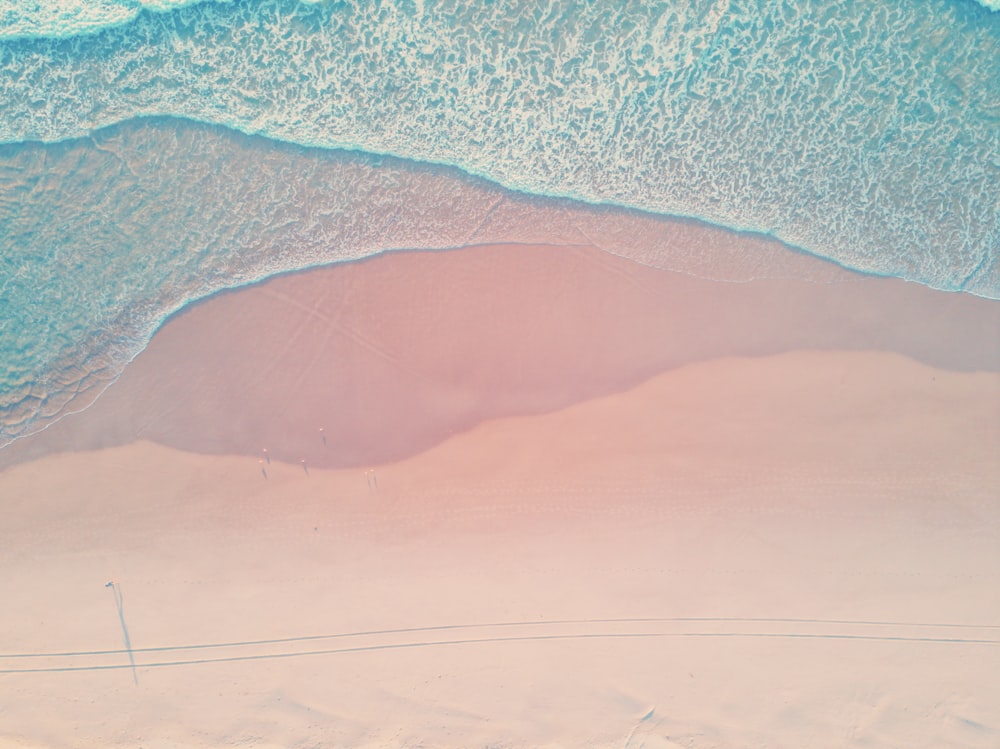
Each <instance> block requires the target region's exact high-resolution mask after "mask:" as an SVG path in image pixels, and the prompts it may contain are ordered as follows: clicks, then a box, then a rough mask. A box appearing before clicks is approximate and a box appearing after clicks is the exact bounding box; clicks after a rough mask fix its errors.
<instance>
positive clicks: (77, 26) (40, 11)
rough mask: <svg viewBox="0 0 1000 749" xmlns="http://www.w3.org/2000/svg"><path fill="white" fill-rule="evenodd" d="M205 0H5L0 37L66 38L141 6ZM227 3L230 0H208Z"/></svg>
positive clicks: (159, 8)
mask: <svg viewBox="0 0 1000 749" xmlns="http://www.w3.org/2000/svg"><path fill="white" fill-rule="evenodd" d="M205 1H206V0H6V2H4V3H3V5H2V6H0V39H23V38H33V37H49V38H54V39H65V38H67V37H71V36H79V35H82V34H92V33H95V32H97V31H100V30H101V29H105V28H108V27H109V26H121V25H122V24H126V23H128V22H129V21H131V20H132V19H133V18H135V17H136V16H137V15H139V13H141V12H142V11H143V10H149V11H153V12H156V13H165V12H169V11H172V10H176V9H178V8H181V7H184V6H185V5H194V4H196V3H199V2H205ZM208 1H209V2H221V3H229V2H232V0H208Z"/></svg>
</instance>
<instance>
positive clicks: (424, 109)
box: [0, 0, 1000, 445]
mask: <svg viewBox="0 0 1000 749" xmlns="http://www.w3.org/2000/svg"><path fill="white" fill-rule="evenodd" d="M998 82H1000V14H997V13H994V12H991V11H990V10H989V9H988V8H987V7H985V5H981V4H977V3H974V2H971V1H969V0H931V1H930V2H924V3H911V2H902V1H900V2H886V1H884V0H883V1H882V2H874V1H865V0H855V1H853V2H846V1H845V2H841V3H836V4H831V3H829V2H818V1H817V2H810V1H807V0H795V1H794V2H792V1H789V0H786V1H783V2H741V1H738V0H732V1H731V2H702V1H697V0H688V1H686V2H651V1H650V2H619V1H615V2H611V1H610V0H605V1H604V2H599V1H595V2H588V3H576V2H549V3H524V2H479V3H443V4H434V3H430V2H416V1H410V2H365V3H350V2H310V3H306V2H293V1H292V0H283V1H278V2H231V3H200V4H199V3H191V2H187V1H186V0H157V1H156V2H149V1H147V2H142V3H140V2H137V1H136V2H124V1H121V0H103V1H102V2H99V3H83V2H80V3H79V4H77V5H73V4H67V3H57V2H55V0H52V1H51V2H49V3H37V2H21V3H9V4H6V5H5V6H4V7H3V9H2V10H0V143H2V144H5V145H2V146H0V240H2V251H3V255H2V259H0V356H2V359H0V361H2V362H3V364H2V366H0V445H2V444H3V443H4V442H7V441H9V440H10V439H14V438H16V437H18V436H21V435H23V434H25V433H28V432H30V431H32V430H33V429H37V428H39V427H40V426H43V425H44V424H45V423H48V421H50V420H51V419H52V418H55V417H57V416H58V415H59V414H61V413H62V412H63V411H64V410H65V409H66V408H67V406H68V404H70V403H71V401H73V398H74V397H75V396H76V395H77V394H78V393H81V392H86V391H88V390H89V391H97V390H99V389H100V388H101V387H102V386H103V385H104V384H106V383H107V382H108V381H110V380H111V379H113V378H114V376H116V374H117V373H118V372H119V371H120V370H121V367H122V366H123V365H124V363H125V362H127V361H128V360H129V359H130V358H131V357H132V356H134V355H135V353H137V352H138V351H139V350H140V349H141V348H142V346H143V345H144V343H145V341H146V340H147V339H148V337H149V335H151V333H152V331H153V330H154V329H155V327H156V326H157V325H158V324H159V322H160V321H161V320H162V319H163V317H164V316H165V315H167V314H169V313H170V312H171V311H173V310H175V309H177V308H178V307H179V306H182V305H183V304H184V303H186V302H187V301H189V300H191V299H195V298H198V297H200V296H203V295H205V294H207V293H211V292H213V291H216V290H218V289H220V288H225V287H227V286H233V285H239V284H244V283H249V282H251V281H253V280H255V279H258V278H261V277H263V276H266V275H268V274H271V273H274V272H278V271H282V270H289V269H293V268H300V267H306V266H309V265H315V264H321V263H327V262H333V261H338V260H346V259H351V258H357V257H362V256H364V255H367V254H371V253H374V252H379V251H382V250H386V249H394V248H407V247H448V246H455V245H459V244H462V243H465V242H467V241H485V239H487V238H488V239H494V240H502V239H508V240H515V241H529V240H538V239H539V238H542V239H544V232H545V228H544V227H545V225H546V223H549V224H551V222H552V220H553V217H560V216H561V217H565V216H568V215H572V216H575V217H577V218H574V219H573V221H571V222H570V223H571V224H573V222H575V221H577V219H579V221H592V220H596V219H595V218H594V217H595V216H597V217H599V219H600V222H604V223H603V224H602V225H604V226H605V228H606V227H607V224H608V222H611V223H613V224H614V225H615V226H616V227H618V229H616V231H617V232H618V234H616V232H612V231H607V232H606V234H607V236H608V237H613V236H618V235H619V234H621V232H624V234H621V236H624V237H626V238H628V237H633V239H634V234H635V232H638V233H639V234H643V232H645V229H643V228H642V227H645V226H647V225H648V223H649V222H650V221H653V220H654V219H655V217H656V216H668V215H673V216H687V217H696V218H699V219H702V220H704V221H707V222H711V223H713V224H716V225H719V226H726V227H731V228H736V229H741V230H749V231H752V232H759V233H761V234H765V235H769V236H773V237H776V238H779V239H781V240H783V241H784V242H786V243H788V244H789V245H790V246H792V247H795V248H797V249H798V250H799V251H801V252H806V253H811V254H814V255H816V256H819V257H824V258H829V259H831V260H833V261H835V262H836V263H838V264H840V265H842V266H845V267H848V268H853V269H856V270H858V271H861V272H865V273H872V274H879V275H890V276H898V277H901V278H907V279H910V280H914V281H918V282H920V283H924V284H927V285H929V286H933V287H935V288H940V289H947V290H954V291H965V292H971V293H976V294H979V295H982V296H988V297H993V298H1000V261H998V256H1000V252H998V249H1000V219H998V213H1000V208H998V199H997V189H996V186H997V185H998V184H1000V83H998ZM150 118H152V119H150ZM237 131H238V132H237ZM240 132H241V133H249V134H257V135H258V136H259V137H256V138H248V137H246V136H244V135H240V134H239V133H240ZM345 149H347V150H345ZM390 156H394V157H398V158H389V157H390ZM434 165H439V166H434ZM510 190H515V191H518V192H517V193H511V192H510ZM530 196H535V197H534V198H531V197H530ZM554 198H563V199H568V200H571V201H581V203H573V202H559V201H557V200H553V199H554ZM586 204H590V205H600V206H609V207H608V208H600V209H597V208H587V207H586ZM498 206H499V207H500V208H498ZM613 206H618V207H620V208H621V209H623V210H619V211H617V212H616V209H614V208H612V207H613ZM595 211H596V213H595ZM602 211H603V213H602ZM541 217H548V218H546V219H545V221H542V220H541ZM501 218H502V219H503V220H501ZM573 225H574V226H576V224H573ZM484 227H485V228H484ZM622 227H625V228H622ZM628 227H631V228H628ZM636 227H639V228H638V229H637V228H636ZM577 228H579V227H577ZM651 231H652V230H651ZM629 232H632V234H629ZM653 234H655V231H653ZM589 236H590V235H589V234H587V233H586V232H583V233H582V234H581V237H583V238H584V239H586V238H588V237H589ZM643 236H646V235H645V234H643ZM650 236H652V235H650ZM661 240H662V241H661ZM608 241H610V242H611V244H614V241H613V240H608ZM630 242H631V240H629V241H626V240H623V239H619V240H618V244H617V245H615V246H613V247H612V246H609V247H608V248H609V249H611V250H612V251H616V252H619V253H620V254H627V255H628V254H630V253H631V256H635V257H636V259H638V260H640V261H642V262H648V263H651V264H656V265H661V266H664V267H677V268H680V269H687V270H692V271H694V270H696V269H697V270H698V271H699V272H710V273H715V274H722V275H726V274H729V275H731V276H732V277H733V278H737V279H738V278H743V277H751V276H759V275H761V274H765V275H775V274H781V273H782V272H791V271H787V269H783V268H781V267H779V265H780V263H781V262H782V261H781V259H780V257H779V256H771V255H768V254H767V253H768V250H767V243H761V242H748V243H746V245H745V248H746V250H745V251H746V253H748V254H751V255H752V257H746V258H742V259H739V258H738V259H736V261H734V262H735V266H733V268H731V269H730V270H727V271H723V270H720V268H719V267H718V266H717V265H715V266H712V269H711V270H710V271H706V270H705V267H704V266H699V261H698V258H693V257H689V256H686V255H685V252H689V249H687V250H685V249H681V248H679V245H678V244H677V243H671V242H669V241H666V240H663V237H661V238H660V240H656V241H653V240H650V241H649V242H644V241H640V242H638V243H636V242H631V243H630ZM789 256H790V257H793V256H794V253H789ZM729 260H733V259H732V258H730V259H729ZM727 262H728V261H727ZM729 265H732V263H729ZM729 265H727V267H729ZM80 402H83V401H77V403H80Z"/></svg>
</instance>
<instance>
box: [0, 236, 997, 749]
mask: <svg viewBox="0 0 1000 749" xmlns="http://www.w3.org/2000/svg"><path fill="white" fill-rule="evenodd" d="M799 261H800V262H804V261H802V260H801V259H800V260H799ZM810 262H811V261H810ZM815 262H816V263H822V261H819V260H816V261H815ZM814 277H817V278H820V277H821V278H825V279H828V281H825V282H822V283H817V282H814V281H805V280H796V279H794V278H786V279H769V280H768V279H765V280H759V281H750V282H747V283H727V282H719V281H710V280H705V279H700V278H695V277H693V276H688V275H683V274H678V273H671V272H669V271H666V270H662V269H656V268H650V267H647V266H643V265H639V264H637V263H634V262H632V261H629V260H625V259H622V258H619V257H615V256H613V255H610V254H608V253H605V252H602V251H600V250H597V249H595V248H593V247H587V246H583V245H581V246H561V247H556V246H542V245H488V246H471V247H464V248H460V249H456V250H454V251H447V252H443V251H442V252H397V253H386V254H383V255H381V256H378V257H374V258H369V259H367V260H364V261H359V262H353V263H343V264H339V265H335V266H329V267H322V268H316V269H313V270H308V271H303V272H300V273H293V274H288V275H283V276H279V277H277V278H273V279H271V280H268V281H265V282H263V283H261V284H258V285H254V286H249V287H246V288H243V289H238V290H234V291H230V292H225V293H222V294H218V295H215V296H213V297H210V298H208V299H207V300H203V301H201V302H198V303H196V304H194V305H191V306H189V307H187V308H185V309H184V310H182V311H181V312H180V313H178V314H177V315H175V316H174V317H172V318H171V319H169V320H168V321H167V322H166V323H165V324H164V325H163V326H162V328H161V329H160V330H159V331H158V332H157V333H156V334H155V335H154V337H153V339H152V341H151V342H150V344H149V346H148V347H147V349H146V350H145V351H143V352H142V353H141V354H140V355H139V356H138V357H137V358H136V359H135V360H134V361H133V362H132V363H131V364H130V365H129V366H128V367H127V368H126V369H125V371H124V373H123V374H122V376H121V377H120V378H119V380H118V381H117V382H116V383H115V384H113V385H112V386H111V387H109V388H108V390H107V391H106V392H105V393H104V394H103V395H102V396H101V397H100V398H98V399H97V401H96V402H95V403H94V404H93V405H92V406H90V407H89V408H87V409H86V410H84V411H82V412H80V413H78V414H73V415H70V416H67V417H65V418H63V419H62V420H61V421H59V422H57V423H55V424H53V425H52V426H50V427H49V428H48V429H46V430H45V431H43V432H41V433H39V434H36V435H33V436H31V437H27V438H23V439H20V440H18V441H17V442H15V443H13V444H12V445H10V446H8V447H6V448H4V449H3V450H0V496H2V497H3V502H2V503H0V566H2V568H3V569H4V571H5V574H4V575H3V576H2V577H0V600H3V601H4V606H3V608H2V609H0V643H2V650H3V652H2V653H0V746H4V747H6V746H12V747H46V748H48V747H69V746H73V747H119V746H120V747H126V746H129V747H134V746H142V747H144V748H145V749H150V747H220V746H233V745H240V746H257V747H278V746H281V747H287V746H324V747H326V746H334V747H417V746H421V747H454V746H482V747H486V746H503V747H557V746H558V747H583V746H592V747H612V746H614V747H630V748H632V749H635V748H637V747H647V749H652V748H654V747H657V748H660V749H663V748H666V747H736V746H739V747H749V746H760V747H765V746H766V747H802V746H833V745H836V746H858V747H861V746H864V747H892V746H907V747H951V746H954V747H959V746H961V747H992V746H996V745H997V743H998V742H1000V713H998V712H997V709H996V707H995V706H996V705H998V704H1000V683H998V681H997V679H996V672H997V668H998V666H1000V500H998V491H997V489H998V487H1000V458H998V456H1000V337H998V336H997V335H996V333H997V331H998V330H1000V305H998V304H997V303H996V302H995V301H992V300H987V299H981V298H978V297H974V296H971V295H965V294H952V293H945V292H938V291H933V290H931V289H928V288H926V287H924V286H921V285H918V284H912V283H907V282H904V281H901V280H898V279H890V278H875V277H866V276H861V275H858V274H852V273H850V272H848V271H843V270H841V269H835V270H823V271H822V272H817V273H816V274H814ZM119 604H120V607H119ZM126 640H127V646H126V644H125V643H126Z"/></svg>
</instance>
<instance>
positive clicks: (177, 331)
mask: <svg viewBox="0 0 1000 749" xmlns="http://www.w3.org/2000/svg"><path fill="white" fill-rule="evenodd" d="M231 320H240V321H241V323H240V324H238V325H235V326H234V325H233V324H232V322H230V321H231ZM997 330H1000V304H996V303H993V302H990V301H988V300H983V299H980V298H978V297H974V296H971V295H955V294H950V293H947V292H934V291H932V290H930V289H927V288H926V287H922V286H920V285H916V284H910V283H906V282H902V281H898V280H895V279H873V278H869V279H857V280H854V281H851V282H849V283H836V284H829V285H817V284H814V283H811V282H809V281H799V280H794V279H768V280H761V281H752V282H747V283H743V284H729V283H724V282H716V281H706V280H703V279H698V278H695V277H692V276H689V275H686V274H681V273H675V272H671V271H665V270H660V269H656V268H650V267H648V266H644V265H641V264H639V263H636V262H634V261H631V260H627V259H623V258H620V257H617V256H615V255H611V254H609V253H606V252H604V251H601V250H597V249H593V248H588V247H582V246H572V245H564V246H546V245H477V246H470V247H465V248H462V249H458V250H449V251H440V250H437V251H410V252H404V253H384V254H382V255H379V256H374V257H371V258H365V259H364V260H361V261H355V262H348V263H338V264H335V265H331V266H325V267H319V268H313V269H310V270H306V271H299V272H293V273H288V274H282V275H279V276H276V277H274V278H270V279H268V280H266V281H263V282H259V283H255V284H253V285H250V286H246V287H241V288H238V289H233V290H226V291H223V292H219V293H217V294H215V295H212V296H209V297H207V298H204V299H201V300H197V301H196V302H194V303H192V304H190V305H188V306H187V307H185V308H183V309H182V310H180V311H179V312H177V313H175V314H174V315H172V316H170V317H169V318H168V320H167V321H166V322H165V323H164V324H163V325H162V326H161V328H160V329H159V330H158V331H157V333H156V334H155V335H154V336H153V338H152V339H151V341H150V343H149V345H148V346H147V348H146V349H145V350H144V351H143V352H142V353H140V354H139V355H138V356H137V357H136V358H135V359H134V360H133V361H132V362H131V363H130V364H129V365H128V366H127V367H126V369H125V371H124V372H123V373H122V374H121V375H120V376H119V378H118V379H117V380H116V381H115V382H114V383H113V384H112V385H110V386H109V387H108V388H107V389H106V390H105V391H104V392H103V393H102V394H101V396H99V397H98V398H97V399H96V401H94V402H93V403H91V405H89V406H88V407H87V408H86V409H84V410H82V411H80V412H78V413H75V414H71V415H67V416H64V417H63V418H62V419H60V420H59V421H58V422H56V423H54V424H52V425H50V426H49V427H47V428H46V429H45V430H44V431H43V432H40V433H36V434H35V435H32V436H28V437H22V438H20V439H18V440H17V441H15V442H14V443H12V444H10V445H8V446H6V447H4V448H2V449H0V470H2V468H3V467H4V466H9V465H12V464H15V463H18V462H22V461H23V460H25V459H30V458H31V457H37V456H40V455H43V454H45V453H47V452H51V451H53V450H56V451H58V450H63V449H93V448H96V447H100V446H102V445H110V444H121V443H123V442H128V441H131V440H133V439H152V440H154V441H160V442H162V443H163V444H167V445H171V446H174V447H180V448H182V449H188V448H191V449H195V450H207V451H209V452H214V453H223V454H225V453H242V454H258V453H259V452H260V450H261V449H262V448H263V447H268V446H269V445H271V444H276V443H278V442H282V441H284V440H285V436H287V435H288V434H290V433H291V432H293V431H298V432H299V436H298V437H296V438H295V439H294V440H292V444H290V445H289V446H288V448H287V449H284V450H280V449H279V450H280V451H279V452H276V453H272V455H274V456H276V457H280V458H282V459H285V460H289V461H297V460H299V459H300V458H306V459H307V460H308V461H309V462H310V464H314V465H348V464H352V465H360V464H364V463H372V462H384V461H387V460H396V459H399V458H401V457H404V456H405V455H407V454H411V453H412V451H413V450H421V449H426V448H427V447H429V446H431V445H433V444H435V443H436V442H437V441H440V440H441V439H443V438H444V437H446V436H447V435H449V434H453V433H455V432H456V431H461V430H464V429H468V428H469V427H471V426H473V425H474V424H476V423H479V422H481V421H482V420H484V419H489V418H495V417H502V416H507V415H515V414H528V413H541V412H544V411H551V410H554V409H558V408H562V407H565V406H567V405H570V404H572V403H575V402H580V401H582V400H586V399H588V398H591V397H595V396H598V395H602V394H609V393H613V392H617V391H621V390H624V389H628V388H631V387H634V386H635V385H637V384H638V383H640V382H642V381H643V380H645V379H648V378H649V377H653V376H655V375H657V374H659V373H661V372H664V371H667V370H669V369H672V368H675V367H678V366H682V365H684V364H687V363H691V362H695V361H700V360H705V359H711V358H714V357H718V356H727V355H737V356H756V355H770V354H774V353H780V352H781V351H789V350H795V349H799V348H803V347H804V348H814V349H824V348H826V349H842V350H889V351H896V352H897V353H902V354H904V355H906V356H910V357H912V358H915V359H917V360H920V361H923V362H926V363H930V364H933V365H935V366H939V367H943V368H951V369H956V370H977V369H978V370H986V371H1000V342H998V341H997V339H996V337H995V332H996V331H997ZM486 339H488V340H486ZM289 340H292V341H294V343H292V344H288V345H286V344H285V343H282V341H289ZM258 344H260V345H258ZM268 346H270V348H262V347H268ZM163 372H170V373H171V375H170V376H164V375H163V374H162V373H163ZM264 372H269V373H270V374H268V375H267V376H265V375H264V374H263V373H264ZM250 373H257V374H254V375H251V374H250ZM268 377H270V378H271V379H268ZM192 386H193V387H195V390H193V391H191V392H188V388H190V387H192ZM227 391H229V392H227ZM227 399H228V400H227ZM308 399H312V400H311V401H309V402H307V400H308ZM317 399H318V400H317ZM161 401H169V402H170V403H171V404H172V405H171V407H170V409H169V413H160V412H159V411H162V410H163V409H162V407H159V406H156V405H155V404H156V403H158V402H161ZM185 402H190V403H191V404H193V405H192V408H194V409H195V411H193V412H191V413H186V412H185V410H184V409H185V405H184V403H185ZM324 403H325V404H326V405H324ZM151 404H152V405H151ZM237 404H244V405H239V406H238V405H237ZM317 406H318V408H317ZM206 407H207V408H208V409H209V411H210V413H202V412H203V411H204V410H205V408H206ZM158 409H159V411H158ZM241 410H242V411H244V412H245V413H244V414H243V415H242V417H241V418H242V426H241V427H239V429H242V430H243V432H244V433H242V434H237V433H234V432H233V431H232V430H227V428H226V427H224V426H223V425H224V423H225V419H226V418H228V417H227V416H226V414H227V413H230V412H239V411H241ZM313 421H315V422H316V423H315V424H313V423H312V422H313ZM269 422H273V423H274V425H273V426H268V423H269ZM320 428H323V429H324V430H325V432H324V434H325V437H326V441H327V444H326V445H325V446H326V447H331V448H338V449H339V448H343V450H342V452H341V454H340V457H339V458H337V460H339V461H340V462H339V463H338V462H331V456H330V454H328V453H327V452H326V451H319V450H317V446H318V444H319V441H318V438H315V439H314V438H313V437H316V435H318V434H319V432H318V430H319V429H320ZM400 430H402V431H400ZM307 431H308V432H314V433H315V434H314V435H313V437H309V436H308V435H307ZM358 438H360V439H361V440H362V441H363V442H364V445H366V446H365V447H361V448H351V447H350V445H351V443H352V442H356V441H357V439H358ZM378 445H381V446H382V447H381V448H379V447H378ZM345 461H346V462H345Z"/></svg>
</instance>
